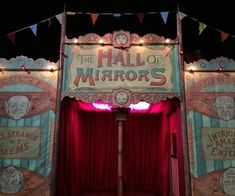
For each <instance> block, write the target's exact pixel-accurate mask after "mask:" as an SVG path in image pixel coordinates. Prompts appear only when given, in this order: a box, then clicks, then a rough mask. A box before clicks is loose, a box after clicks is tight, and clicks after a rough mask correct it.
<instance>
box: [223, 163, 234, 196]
mask: <svg viewBox="0 0 235 196" xmlns="http://www.w3.org/2000/svg"><path fill="white" fill-rule="evenodd" d="M220 186H221V187H222V188H223V191H224V192H225V194H226V195H235V168H232V167H231V168H228V169H226V170H225V172H224V173H223V175H222V176H221V177H220Z"/></svg>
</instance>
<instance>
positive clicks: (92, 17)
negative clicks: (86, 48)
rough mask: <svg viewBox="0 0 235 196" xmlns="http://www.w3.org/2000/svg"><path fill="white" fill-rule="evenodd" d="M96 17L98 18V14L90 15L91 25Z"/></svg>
mask: <svg viewBox="0 0 235 196" xmlns="http://www.w3.org/2000/svg"><path fill="white" fill-rule="evenodd" d="M98 16H99V14H96V13H93V14H91V20H92V23H93V25H95V22H96V20H97V18H98Z"/></svg>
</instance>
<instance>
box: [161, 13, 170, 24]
mask: <svg viewBox="0 0 235 196" xmlns="http://www.w3.org/2000/svg"><path fill="white" fill-rule="evenodd" d="M160 14H161V16H162V19H163V21H164V22H165V24H166V21H167V18H168V14H169V12H161V13H160Z"/></svg>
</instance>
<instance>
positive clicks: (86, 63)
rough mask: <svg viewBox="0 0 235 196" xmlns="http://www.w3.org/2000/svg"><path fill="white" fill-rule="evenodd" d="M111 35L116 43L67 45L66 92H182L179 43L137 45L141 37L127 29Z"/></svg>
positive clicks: (64, 83) (111, 40)
mask: <svg viewBox="0 0 235 196" xmlns="http://www.w3.org/2000/svg"><path fill="white" fill-rule="evenodd" d="M120 34H121V35H120ZM135 36H136V35H135ZM151 36H152V38H153V37H154V36H153V35H151ZM107 37H108V38H106V43H107V42H108V43H112V44H90V43H82V44H81V43H80V44H66V45H65V61H64V78H63V90H64V91H67V92H69V91H80V90H81V91H83V90H84V89H87V90H91V91H93V90H95V91H97V90H98V91H106V92H110V91H111V90H112V89H115V88H128V89H130V90H132V91H150V92H151V91H157V92H159V91H160V92H161V91H162V92H178V91H179V85H178V83H179V82H178V81H179V76H178V74H179V68H178V67H179V65H178V47H177V45H176V44H146V45H145V44H143V45H142V44H136V43H138V41H137V40H138V38H139V37H138V36H137V38H136V39H135V40H134V38H135V37H134V36H132V37H131V36H130V37H129V34H125V33H123V31H121V32H118V33H117V35H116V37H115V34H114V35H111V34H110V35H108V36H107ZM89 38H90V37H89ZM104 38H105V37H104ZM90 39H91V38H90ZM128 39H130V40H132V41H131V42H134V43H135V44H132V45H131V43H130V42H128ZM93 40H94V39H93ZM107 40H108V41H107ZM97 43H98V41H97Z"/></svg>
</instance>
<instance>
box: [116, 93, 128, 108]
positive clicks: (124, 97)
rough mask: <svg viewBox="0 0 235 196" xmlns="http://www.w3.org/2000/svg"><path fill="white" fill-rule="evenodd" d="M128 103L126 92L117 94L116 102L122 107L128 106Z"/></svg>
mask: <svg viewBox="0 0 235 196" xmlns="http://www.w3.org/2000/svg"><path fill="white" fill-rule="evenodd" d="M127 101H128V95H127V94H126V93H125V92H118V93H117V94H116V102H117V103H118V104H120V105H124V104H126V103H127Z"/></svg>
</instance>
